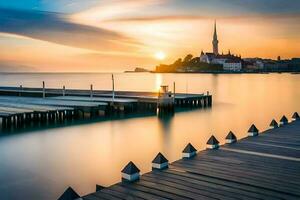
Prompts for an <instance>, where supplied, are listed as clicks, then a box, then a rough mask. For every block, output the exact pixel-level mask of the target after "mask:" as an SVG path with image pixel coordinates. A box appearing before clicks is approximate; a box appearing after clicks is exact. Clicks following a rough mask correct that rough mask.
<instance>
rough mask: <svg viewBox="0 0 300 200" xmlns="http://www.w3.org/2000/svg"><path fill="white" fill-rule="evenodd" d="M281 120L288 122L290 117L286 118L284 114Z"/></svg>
mask: <svg viewBox="0 0 300 200" xmlns="http://www.w3.org/2000/svg"><path fill="white" fill-rule="evenodd" d="M280 122H283V123H287V122H288V119H287V118H286V116H285V115H283V116H282V117H281V119H280Z"/></svg>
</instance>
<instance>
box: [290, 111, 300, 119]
mask: <svg viewBox="0 0 300 200" xmlns="http://www.w3.org/2000/svg"><path fill="white" fill-rule="evenodd" d="M292 118H293V119H300V116H299V114H298V113H297V112H295V113H294V114H293V116H292Z"/></svg>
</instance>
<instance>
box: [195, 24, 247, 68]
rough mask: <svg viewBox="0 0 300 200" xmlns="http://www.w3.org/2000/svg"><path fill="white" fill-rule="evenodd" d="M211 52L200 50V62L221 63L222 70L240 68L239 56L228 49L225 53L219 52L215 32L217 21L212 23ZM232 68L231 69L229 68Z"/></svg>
mask: <svg viewBox="0 0 300 200" xmlns="http://www.w3.org/2000/svg"><path fill="white" fill-rule="evenodd" d="M212 49H213V52H212V53H211V52H207V53H204V52H203V51H201V54H200V58H199V59H200V62H204V63H208V64H217V65H222V66H223V69H224V70H230V71H240V70H241V69H242V60H241V56H236V55H234V54H232V53H231V52H230V50H229V51H228V53H227V54H223V53H222V54H219V40H218V33H217V23H216V22H215V24H214V34H213V41H212ZM231 69H233V70H231Z"/></svg>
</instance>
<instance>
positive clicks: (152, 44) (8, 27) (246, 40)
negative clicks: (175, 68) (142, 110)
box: [0, 0, 300, 72]
mask: <svg viewBox="0 0 300 200" xmlns="http://www.w3.org/2000/svg"><path fill="white" fill-rule="evenodd" d="M215 19H216V20H217V24H218V36H219V41H220V43H219V45H220V46H219V48H220V51H221V52H222V50H223V51H224V52H227V51H228V49H231V52H233V53H236V54H241V55H242V57H265V58H276V57H277V56H279V55H280V56H281V57H282V58H292V57H300V34H299V32H300V23H299V21H300V1H296V0H206V1H205V0H9V1H8V0H0V71H35V72H38V71H44V72H84V71H86V72H98V71H99V72H108V71H110V72H111V71H115V72H117V71H124V70H132V69H134V68H135V67H146V68H149V69H151V68H154V67H155V66H156V65H157V64H159V63H170V62H173V61H174V60H175V59H176V58H178V57H184V56H185V55H186V54H188V53H191V54H193V55H194V56H198V54H199V53H200V52H201V50H204V51H212V47H211V41H212V34H213V23H214V20H215Z"/></svg>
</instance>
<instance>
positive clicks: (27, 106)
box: [0, 101, 74, 112]
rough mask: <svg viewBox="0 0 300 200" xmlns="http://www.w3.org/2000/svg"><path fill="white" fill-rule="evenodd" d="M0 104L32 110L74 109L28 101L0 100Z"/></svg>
mask: <svg viewBox="0 0 300 200" xmlns="http://www.w3.org/2000/svg"><path fill="white" fill-rule="evenodd" d="M0 106H8V107H12V108H21V109H23V108H24V109H30V110H34V111H36V112H49V111H56V110H57V111H64V110H74V109H73V108H70V107H56V106H43V105H34V104H30V103H28V104H27V103H26V104H25V103H20V102H18V103H13V102H10V101H7V102H5V101H0Z"/></svg>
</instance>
